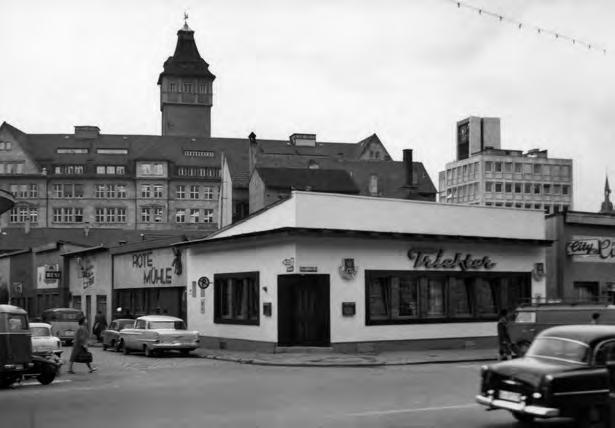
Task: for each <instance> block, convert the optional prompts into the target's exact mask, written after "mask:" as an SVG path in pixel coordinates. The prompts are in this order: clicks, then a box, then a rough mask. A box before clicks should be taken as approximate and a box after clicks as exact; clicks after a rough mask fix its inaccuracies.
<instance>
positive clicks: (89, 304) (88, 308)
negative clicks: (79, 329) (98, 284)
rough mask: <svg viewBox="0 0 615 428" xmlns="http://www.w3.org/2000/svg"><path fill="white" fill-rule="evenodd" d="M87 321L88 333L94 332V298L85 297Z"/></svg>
mask: <svg viewBox="0 0 615 428" xmlns="http://www.w3.org/2000/svg"><path fill="white" fill-rule="evenodd" d="M85 319H86V320H87V323H88V331H89V332H91V331H92V325H93V323H92V296H85Z"/></svg>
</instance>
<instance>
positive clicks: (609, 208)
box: [600, 176, 615, 214]
mask: <svg viewBox="0 0 615 428" xmlns="http://www.w3.org/2000/svg"><path fill="white" fill-rule="evenodd" d="M600 214H615V212H614V211H613V203H612V202H611V187H610V186H609V177H608V176H607V177H606V180H605V182H604V201H602V205H601V206H600Z"/></svg>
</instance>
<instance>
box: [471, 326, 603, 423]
mask: <svg viewBox="0 0 615 428" xmlns="http://www.w3.org/2000/svg"><path fill="white" fill-rule="evenodd" d="M614 368H615V326H611V325H591V324H589V325H566V326H558V327H551V328H548V329H546V330H544V331H542V332H541V333H540V334H538V336H536V338H535V339H534V341H533V342H532V344H531V345H530V347H529V349H528V351H527V353H526V354H525V355H524V356H523V357H521V358H518V359H514V360H508V361H501V362H498V363H494V364H491V365H486V366H483V367H481V386H480V394H478V395H477V396H476V401H477V402H478V403H479V404H481V405H483V406H486V407H487V409H488V410H494V409H504V410H508V411H510V412H511V413H512V414H513V416H514V417H515V418H516V419H517V420H519V421H522V422H531V421H533V420H534V419H537V418H538V419H549V418H556V417H568V418H574V419H575V420H576V422H577V423H576V426H584V424H588V423H591V422H592V421H593V422H596V421H600V420H604V419H605V418H606V417H607V416H606V414H607V413H608V404H609V370H611V371H613V372H615V371H614Z"/></svg>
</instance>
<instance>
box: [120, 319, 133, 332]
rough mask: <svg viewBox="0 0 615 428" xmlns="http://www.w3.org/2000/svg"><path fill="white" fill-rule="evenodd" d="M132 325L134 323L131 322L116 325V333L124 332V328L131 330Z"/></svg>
mask: <svg viewBox="0 0 615 428" xmlns="http://www.w3.org/2000/svg"><path fill="white" fill-rule="evenodd" d="M133 325H134V322H132V321H124V322H121V323H118V331H120V330H124V329H125V328H132V326H133Z"/></svg>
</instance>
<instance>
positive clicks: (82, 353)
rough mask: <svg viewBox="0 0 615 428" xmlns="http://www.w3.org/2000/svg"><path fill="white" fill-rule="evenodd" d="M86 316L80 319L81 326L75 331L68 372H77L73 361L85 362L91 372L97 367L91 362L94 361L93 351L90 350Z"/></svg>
mask: <svg viewBox="0 0 615 428" xmlns="http://www.w3.org/2000/svg"><path fill="white" fill-rule="evenodd" d="M84 324H85V318H81V319H79V328H78V329H77V333H75V339H74V340H73V350H72V352H71V353H70V363H69V366H68V373H73V374H74V373H75V372H74V371H73V363H85V364H87V366H88V369H90V373H92V372H95V371H96V368H95V367H92V365H91V364H90V363H91V362H92V353H91V352H90V351H88V338H89V336H90V334H89V333H88V329H87V328H86V326H85V325H84Z"/></svg>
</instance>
